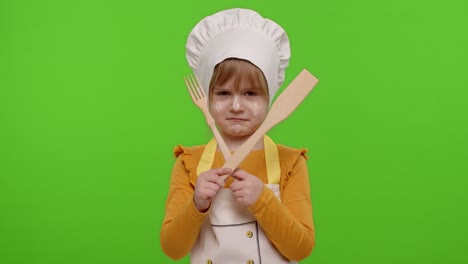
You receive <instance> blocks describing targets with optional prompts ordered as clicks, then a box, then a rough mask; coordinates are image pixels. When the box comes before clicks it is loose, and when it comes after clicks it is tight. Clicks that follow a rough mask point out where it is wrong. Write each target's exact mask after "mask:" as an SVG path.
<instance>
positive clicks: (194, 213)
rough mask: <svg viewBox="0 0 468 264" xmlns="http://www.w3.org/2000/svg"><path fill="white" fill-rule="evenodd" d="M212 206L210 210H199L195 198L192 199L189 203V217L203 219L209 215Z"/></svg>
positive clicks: (196, 219) (197, 219) (195, 219)
mask: <svg viewBox="0 0 468 264" xmlns="http://www.w3.org/2000/svg"><path fill="white" fill-rule="evenodd" d="M210 209H211V206H210V207H209V208H208V210H207V211H206V212H204V213H202V212H200V211H198V210H197V208H196V207H195V203H194V202H193V198H192V199H190V202H189V205H188V212H187V213H188V215H189V217H190V218H191V219H192V220H194V221H201V220H204V219H205V218H206V216H208V213H209V212H210Z"/></svg>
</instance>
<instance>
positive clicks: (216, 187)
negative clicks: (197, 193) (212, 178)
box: [202, 182, 220, 192]
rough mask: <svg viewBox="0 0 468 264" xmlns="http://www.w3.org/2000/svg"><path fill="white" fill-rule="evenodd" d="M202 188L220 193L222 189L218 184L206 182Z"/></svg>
mask: <svg viewBox="0 0 468 264" xmlns="http://www.w3.org/2000/svg"><path fill="white" fill-rule="evenodd" d="M202 188H204V189H209V190H213V191H215V192H218V191H219V189H220V187H219V185H218V184H217V183H216V182H206V183H205V184H204V185H203V187H202Z"/></svg>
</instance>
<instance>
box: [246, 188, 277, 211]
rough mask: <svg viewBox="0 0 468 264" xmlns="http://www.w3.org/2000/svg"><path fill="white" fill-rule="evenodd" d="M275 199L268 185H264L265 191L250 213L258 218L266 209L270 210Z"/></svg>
mask: <svg viewBox="0 0 468 264" xmlns="http://www.w3.org/2000/svg"><path fill="white" fill-rule="evenodd" d="M273 198H276V197H275V194H274V193H273V191H272V190H271V189H270V188H268V187H267V186H266V185H263V190H262V193H261V194H260V197H258V199H257V201H256V202H255V203H254V204H252V205H251V206H249V207H248V208H247V209H248V210H249V211H250V213H252V214H253V215H255V216H256V215H257V214H259V213H261V211H264V210H265V209H266V208H268V206H269V205H270V203H271V201H272V199H273Z"/></svg>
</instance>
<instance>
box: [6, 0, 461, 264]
mask: <svg viewBox="0 0 468 264" xmlns="http://www.w3.org/2000/svg"><path fill="white" fill-rule="evenodd" d="M232 7H245V8H251V9H255V10H257V11H258V12H260V13H261V14H262V15H263V16H265V17H268V18H271V19H273V20H274V21H276V22H277V23H279V24H280V25H282V26H283V27H284V28H285V30H286V31H287V32H288V35H289V38H290V41H291V48H292V59H291V61H290V67H289V68H288V70H287V79H286V82H285V83H286V84H288V83H289V82H290V81H291V80H292V79H293V78H294V77H295V76H296V75H297V74H298V73H299V72H300V70H301V69H302V68H307V69H308V70H309V71H310V72H312V73H313V74H314V75H315V76H317V78H319V79H320V82H319V84H318V85H317V86H316V88H315V89H314V91H312V93H311V94H310V96H309V97H308V98H307V99H306V100H305V101H304V102H303V103H302V104H301V105H300V106H299V108H298V109H297V110H296V111H295V112H294V113H293V114H292V115H291V116H290V118H288V119H287V120H285V121H284V122H282V123H281V124H279V125H278V126H276V127H275V128H274V129H273V130H272V131H271V132H270V133H269V135H270V136H271V137H272V138H273V139H274V140H275V141H277V142H280V143H282V144H285V145H289V146H293V147H306V148H308V149H309V157H310V159H309V160H308V166H309V171H310V179H311V190H312V201H313V208H314V223H315V227H316V240H317V243H316V247H315V248H314V251H313V253H312V255H311V256H310V257H309V258H307V259H306V260H305V261H303V262H301V263H321V264H326V263H359V264H363V263H467V262H468V255H467V254H466V253H465V250H466V248H467V245H468V242H467V241H466V237H467V236H468V228H467V227H466V223H467V222H468V210H467V209H468V208H467V202H468V192H467V187H468V186H467V185H468V182H467V179H466V177H467V175H468V173H467V172H468V165H467V157H468V155H467V147H468V144H467V143H468V141H467V139H466V137H467V134H468V133H467V132H468V126H467V113H468V111H467V110H468V109H467V106H466V105H467V99H468V98H467V94H468V93H467V88H468V84H467V79H466V76H467V74H466V70H467V69H468V52H467V47H468V39H467V26H468V18H467V17H468V16H467V15H466V14H467V11H468V8H467V2H466V1H462V0H459V1H456V0H446V1H435V0H431V1H422V0H416V1H409V0H394V1H371V0H357V1H333V0H327V1H323V0H321V1H266V0H264V1H260V0H257V1H253V0H252V1H247V0H245V1H221V0H218V1H215V0H199V1H165V2H159V1H143V0H133V1H90V0H85V1H58V0H56V1H53V0H44V1H12V0H11V1H8V0H1V1H0V263H2V264H3V263H5V264H10V263H11V264H17V263H27V264H35V263H48V264H50V263H189V260H188V258H185V259H183V260H181V261H179V262H175V261H172V260H170V259H169V258H168V257H166V256H165V255H164V253H163V252H162V251H161V248H160V244H159V231H160V226H161V222H162V219H163V216H164V203H165V199H166V196H167V192H168V183H169V176H170V172H171V169H172V165H173V163H174V161H175V160H174V157H173V154H172V149H173V147H174V146H176V145H177V144H184V145H197V144H204V143H205V142H207V140H208V139H209V138H210V133H209V130H208V129H207V127H206V125H205V123H204V117H203V115H202V114H201V112H200V111H199V110H198V109H197V108H196V107H195V106H194V105H193V104H192V102H191V99H190V97H189V95H188V93H187V91H186V88H185V86H184V83H183V77H184V76H185V75H187V74H189V73H190V70H189V68H188V66H187V63H186V60H185V47H184V46H185V41H186V38H187V35H188V33H189V32H190V30H191V29H192V27H193V26H194V25H195V24H196V23H197V22H198V21H199V20H200V19H201V18H203V17H204V16H207V15H209V14H212V13H215V12H217V11H219V10H222V9H227V8H232ZM283 88H284V86H283Z"/></svg>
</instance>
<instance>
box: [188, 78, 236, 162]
mask: <svg viewBox="0 0 468 264" xmlns="http://www.w3.org/2000/svg"><path fill="white" fill-rule="evenodd" d="M184 80H185V85H186V86H187V89H188V91H189V93H190V96H191V97H192V100H193V102H194V103H195V105H197V106H198V108H200V110H201V111H202V112H203V114H204V115H205V119H206V123H207V124H208V126H209V127H210V128H211V131H213V134H214V136H215V138H216V141H217V142H218V146H219V148H220V149H221V153H222V154H223V156H224V161H225V162H226V161H227V160H228V159H229V158H230V157H231V152H230V151H229V148H228V146H227V145H226V142H224V139H223V137H222V136H221V134H219V131H218V129H217V128H216V123H215V121H214V119H213V117H212V116H211V114H210V111H209V110H208V100H207V99H206V95H205V92H204V91H203V89H202V88H201V87H200V84H199V82H198V80H197V78H196V77H195V76H194V75H193V74H191V75H189V76H187V77H185V78H184Z"/></svg>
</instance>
